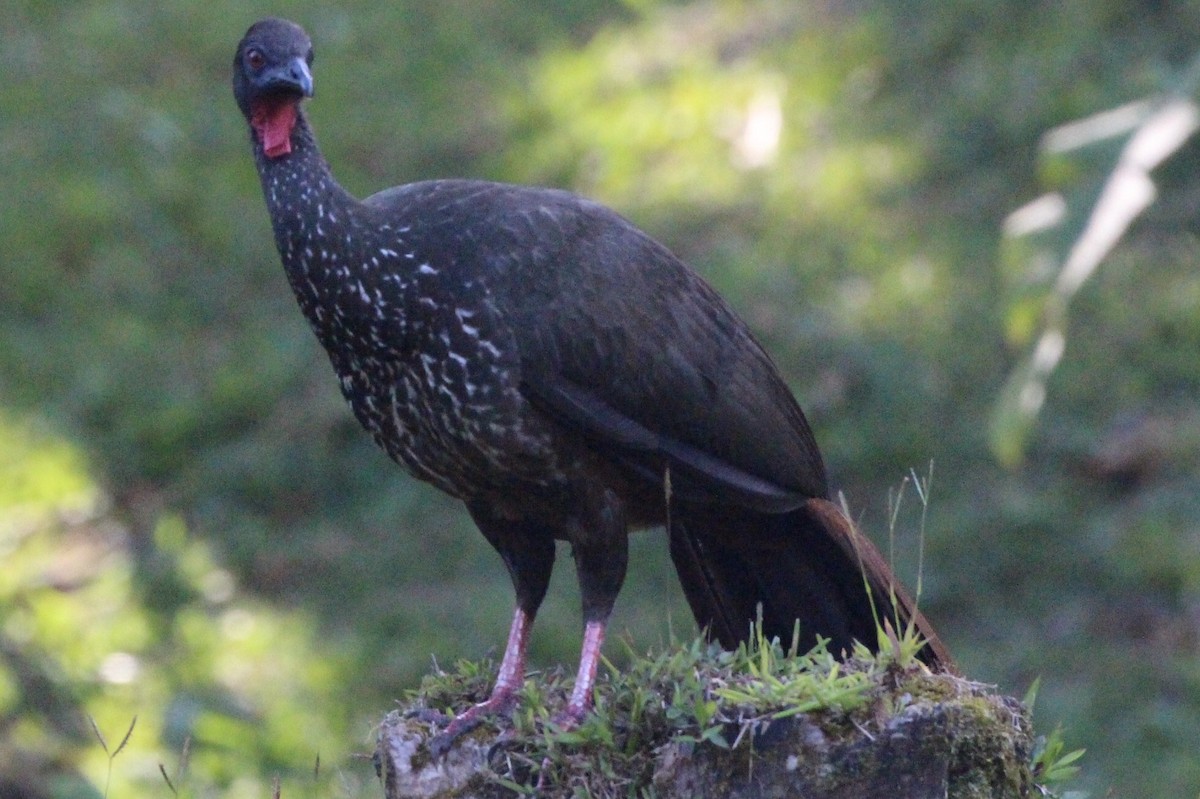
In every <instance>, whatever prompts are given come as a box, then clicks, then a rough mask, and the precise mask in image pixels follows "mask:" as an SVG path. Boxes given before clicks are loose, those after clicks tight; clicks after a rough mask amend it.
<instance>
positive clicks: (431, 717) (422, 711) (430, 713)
mask: <svg viewBox="0 0 1200 799" xmlns="http://www.w3.org/2000/svg"><path fill="white" fill-rule="evenodd" d="M404 718H406V719H416V720H417V721H422V722H424V723H426V724H434V725H442V724H449V723H450V721H451V720H452V719H451V716H450V715H449V714H447V713H443V712H442V711H440V710H434V709H433V708H430V707H422V708H418V709H416V710H410V711H408V712H407V713H405V714H404Z"/></svg>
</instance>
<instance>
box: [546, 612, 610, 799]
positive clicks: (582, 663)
mask: <svg viewBox="0 0 1200 799" xmlns="http://www.w3.org/2000/svg"><path fill="white" fill-rule="evenodd" d="M604 628H605V622H602V621H589V622H588V623H587V625H586V626H585V627H584V628H583V649H582V651H581V652H580V654H579V672H578V673H577V674H576V675H575V687H574V688H573V689H572V690H571V698H570V699H569V700H568V701H567V709H566V710H564V711H563V712H562V713H560V714H559V715H558V717H557V718H555V720H554V723H555V724H556V725H558V727H559V728H560V729H564V730H569V729H571V728H572V727H575V726H576V725H578V724H580V723H582V722H583V719H584V717H585V716H586V715H587V714H588V711H589V710H591V709H592V689H593V688H595V687H596V671H597V670H598V669H599V667H600V646H601V645H602V644H603V643H604ZM549 774H550V758H548V757H547V758H546V759H545V760H543V761H542V770H541V773H540V774H538V781H537V786H536V789H537V791H538V792H541V791H544V790H545V789H546V787H547V785H548V782H547V780H548V776H549Z"/></svg>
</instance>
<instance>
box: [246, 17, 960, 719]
mask: <svg viewBox="0 0 1200 799" xmlns="http://www.w3.org/2000/svg"><path fill="white" fill-rule="evenodd" d="M312 63H313V46H312V42H311V39H310V38H309V36H308V34H307V33H306V32H305V31H304V29H303V28H301V27H300V26H299V25H297V24H295V23H293V22H290V21H287V20H283V19H278V18H267V19H263V20H260V21H259V22H256V23H255V24H254V25H252V26H251V27H250V28H249V30H247V32H246V34H245V36H244V37H243V38H242V40H241V41H240V42H239V44H238V47H237V51H236V55H235V57H234V62H233V92H234V96H235V99H236V101H237V105H238V107H239V109H240V110H241V112H242V114H243V115H244V116H245V118H246V121H247V123H248V127H249V133H250V141H251V145H252V149H253V153H254V161H255V165H256V167H257V171H258V174H259V177H260V179H261V184H262V190H263V195H264V198H265V200H266V205H267V208H268V210H269V213H270V218H271V225H272V229H273V232H274V237H275V243H276V246H277V249H278V251H279V256H280V259H281V261H282V264H283V267H284V271H285V273H286V275H287V279H288V282H289V283H290V285H291V288H292V290H293V291H294V293H295V296H296V299H297V301H298V303H299V306H300V308H301V310H302V312H303V314H304V316H305V317H306V319H307V320H308V323H309V324H310V326H311V327H312V329H313V331H314V332H315V334H316V337H317V339H318V340H319V342H320V344H321V345H322V346H323V347H324V350H325V352H326V353H327V355H328V357H329V360H330V362H331V363H332V366H333V369H334V372H335V373H336V375H337V378H338V381H339V383H340V387H341V391H342V394H343V395H344V397H345V399H346V400H347V402H348V404H349V406H350V409H351V410H352V412H353V413H354V415H355V416H356V417H357V419H358V421H359V422H360V423H361V424H362V426H363V427H364V428H365V429H366V430H367V431H368V432H369V433H370V435H371V436H372V437H373V439H374V441H375V442H376V443H377V444H378V445H379V446H380V447H381V448H382V449H383V450H384V451H385V452H386V453H387V454H388V455H389V456H390V457H391V458H392V459H393V460H395V461H396V462H397V463H399V464H400V465H401V466H403V467H404V468H405V469H407V471H408V472H410V473H411V474H412V475H413V476H415V477H416V478H418V479H420V480H423V481H426V482H428V483H431V484H433V485H434V486H436V487H437V488H439V489H441V490H442V491H444V492H446V493H447V494H449V495H451V496H453V497H456V498H457V499H459V500H461V501H462V502H463V503H464V504H465V506H466V510H467V511H468V513H469V514H470V516H471V518H472V519H473V520H474V522H475V524H476V526H477V527H478V528H479V530H480V532H482V534H483V535H484V537H485V538H486V539H487V541H488V542H489V543H490V544H491V545H492V546H493V547H494V548H495V550H496V551H497V552H498V553H499V555H500V558H501V560H502V561H503V563H504V566H505V567H506V568H507V570H508V573H509V576H510V578H511V580H512V584H513V588H514V591H515V594H516V609H515V611H514V614H513V618H512V624H511V628H510V630H509V635H508V639H507V644H506V646H505V649H504V654H503V657H502V659H501V662H500V665H499V667H498V673H497V676H496V681H495V686H494V688H493V690H492V692H491V694H490V696H489V697H488V699H487V700H486V701H484V702H481V703H479V704H477V705H474V706H472V707H471V708H469V709H468V710H467V711H465V712H463V713H461V714H460V715H458V716H456V717H455V718H453V719H452V720H450V721H449V723H448V726H447V728H446V730H445V731H444V733H443V736H444V738H443V739H444V740H452V739H453V738H454V737H456V736H457V735H460V734H461V733H462V732H464V731H465V730H467V729H470V728H471V727H473V726H476V725H477V724H478V723H479V722H480V720H481V719H483V718H485V717H487V716H488V715H494V714H497V713H501V712H504V711H507V710H510V709H511V708H512V707H514V705H515V702H516V697H517V694H518V692H519V689H520V688H521V686H522V685H523V683H524V679H525V663H526V648H527V644H528V642H529V636H530V630H531V627H532V625H533V621H534V617H535V615H536V614H537V611H538V609H539V607H540V606H541V604H542V601H543V599H544V597H545V595H546V590H547V585H548V582H549V578H550V573H551V569H552V566H553V563H554V559H555V546H556V543H555V542H556V541H565V542H567V543H568V544H569V545H570V549H571V555H572V559H573V560H574V564H575V569H576V575H577V579H578V584H579V590H580V595H581V599H582V616H583V639H582V647H581V654H580V661H579V667H578V672H577V674H576V678H575V682H574V685H573V688H572V691H571V694H570V697H569V699H568V701H567V703H566V708H565V711H564V712H563V714H562V717H563V720H564V721H565V722H568V723H577V722H579V721H581V720H582V719H583V718H584V717H586V715H587V714H588V713H589V712H590V711H591V709H592V707H593V690H594V683H595V677H596V671H597V666H598V663H599V658H600V651H601V645H602V643H603V641H604V636H605V631H606V625H607V622H608V619H609V616H610V614H611V613H612V610H613V606H614V603H615V601H616V598H617V594H618V592H619V591H620V588H621V585H622V582H623V580H624V578H625V573H626V568H627V564H628V536H629V533H630V531H631V530H640V529H644V528H663V529H665V531H666V534H667V538H668V546H669V551H670V555H671V559H672V562H673V563H674V566H675V569H676V572H677V574H678V577H679V581H680V583H681V585H682V588H683V592H684V595H685V597H686V599H687V602H688V604H689V606H690V608H691V610H692V612H693V615H694V616H695V618H696V621H697V623H698V624H699V626H700V628H701V629H703V630H704V631H705V633H706V634H707V635H708V637H709V638H710V639H711V640H714V641H716V642H717V643H719V644H720V645H721V646H722V647H725V648H735V647H737V646H738V645H739V644H740V643H742V642H745V641H747V640H748V639H749V638H750V637H751V635H753V634H755V633H753V632H752V631H753V630H754V626H753V625H754V622H755V621H756V620H757V621H758V622H759V625H760V626H759V628H758V629H759V630H760V634H762V635H764V636H765V637H766V638H767V639H768V640H769V639H771V638H779V639H781V640H783V641H785V642H786V641H790V640H792V636H793V634H794V631H795V630H796V629H797V625H798V630H799V635H800V638H799V640H800V642H801V643H804V644H806V645H809V646H811V645H815V644H816V643H817V642H818V641H819V640H824V641H826V642H827V646H828V647H829V650H830V651H831V652H835V653H838V654H839V655H840V654H845V653H849V652H851V651H852V650H853V648H854V644H855V642H860V643H862V644H864V645H866V646H867V647H868V648H870V649H873V650H877V649H878V648H879V646H880V638H879V633H878V631H879V624H880V623H881V622H887V623H891V624H893V625H914V626H915V628H916V629H917V631H918V632H919V633H920V635H921V636H922V637H923V638H924V640H925V645H924V647H923V648H922V649H921V650H919V654H918V658H919V659H920V660H921V661H922V662H923V663H924V664H925V665H926V666H927V667H929V668H930V669H933V670H949V669H951V668H953V666H952V661H951V659H950V655H949V653H948V652H947V650H946V649H945V647H944V646H943V645H942V643H941V642H940V640H939V638H938V636H937V635H936V633H935V631H934V630H933V628H932V627H931V626H930V624H929V623H928V621H927V620H926V619H925V617H924V616H923V614H921V613H920V612H919V611H918V609H917V608H916V607H915V605H914V603H913V602H912V600H911V599H910V598H909V595H908V594H907V593H906V592H905V591H904V589H903V587H902V586H901V585H900V584H899V583H898V581H897V580H896V579H895V577H894V575H893V573H892V571H891V569H890V568H889V566H888V564H887V562H886V561H885V559H884V558H883V557H882V556H881V555H880V553H879V551H878V550H877V549H876V548H875V547H874V546H873V545H872V544H871V542H870V541H869V540H868V539H867V538H866V537H865V536H863V535H862V534H860V533H859V531H858V530H857V529H856V527H855V526H854V525H853V524H852V522H851V521H850V520H849V519H848V518H847V516H846V515H845V513H844V512H843V511H842V509H841V508H840V507H839V506H838V505H836V504H835V503H834V502H833V501H831V499H830V487H829V482H828V478H827V475H826V470H825V466H824V462H823V460H822V457H821V454H820V451H819V449H818V447H817V443H816V441H815V439H814V437H813V433H812V430H811V429H810V427H809V424H808V422H807V420H806V419H805V416H804V414H803V412H802V411H801V409H800V406H799V404H798V403H797V401H796V399H795V397H794V395H793V394H792V392H791V391H790V389H789V388H788V386H787V384H786V383H785V381H784V380H783V378H782V377H781V375H780V373H779V371H778V369H777V368H776V366H775V365H774V363H773V361H772V360H771V358H770V356H769V355H768V354H767V352H766V351H765V350H764V348H763V347H762V346H761V345H760V344H759V342H758V341H757V340H756V339H755V338H754V336H753V335H752V333H751V331H750V329H749V327H748V326H747V325H746V323H745V322H744V321H742V319H741V318H739V317H738V315H737V314H736V313H735V312H734V311H733V309H732V308H731V307H730V306H729V305H728V304H727V303H726V301H725V300H724V299H723V298H722V297H721V296H720V295H719V294H718V293H717V292H716V291H715V290H714V289H713V288H712V287H711V286H710V285H709V284H708V283H707V282H706V281H705V280H704V279H702V278H701V277H700V276H699V275H698V274H697V273H696V272H695V271H694V270H692V269H691V268H690V267H688V266H687V265H685V264H684V263H683V262H682V261H681V260H680V259H679V258H678V257H676V256H675V255H674V254H672V252H671V251H670V250H668V249H667V248H666V247H665V246H664V245H662V244H660V243H659V242H657V241H655V240H654V239H653V238H651V237H650V236H649V235H647V234H646V233H644V232H642V231H641V230H640V229H638V228H637V227H635V226H634V225H633V224H632V223H631V222H629V221H627V220H626V219H625V218H624V217H622V216H620V215H619V214H617V213H616V212H615V211H613V210H611V209H609V208H607V207H605V206H604V205H601V204H599V203H596V202H593V201H591V200H588V199H585V198H583V197H580V196H578V195H575V194H572V193H570V192H567V191H564V190H560V189H551V188H539V187H529V186H518V185H511V184H504V183H494V182H487V181H481V180H470V179H438V180H427V181H420V182H415V183H409V184H405V185H401V186H397V187H394V188H389V189H385V190H383V191H380V192H379V193H377V194H374V195H372V196H370V197H367V198H366V199H365V200H361V201H360V200H358V199H356V198H355V197H353V196H352V195H351V194H350V193H349V192H347V191H346V190H345V189H343V188H342V187H341V185H340V184H339V183H338V182H337V180H336V179H335V178H334V176H333V173H332V171H331V169H330V166H329V164H328V162H327V161H326V160H325V158H324V157H323V156H322V154H321V151H320V149H319V148H318V146H317V141H316V137H315V135H314V132H313V128H312V125H311V124H310V123H309V121H308V118H307V117H306V114H305V111H304V103H305V102H306V101H307V100H308V99H309V98H311V97H312V95H313V77H312Z"/></svg>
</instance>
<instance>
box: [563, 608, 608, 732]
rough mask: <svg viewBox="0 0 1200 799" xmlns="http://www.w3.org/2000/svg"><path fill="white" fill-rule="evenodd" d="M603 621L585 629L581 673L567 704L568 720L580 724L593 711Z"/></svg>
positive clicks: (595, 622)
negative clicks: (593, 690) (593, 691)
mask: <svg viewBox="0 0 1200 799" xmlns="http://www.w3.org/2000/svg"><path fill="white" fill-rule="evenodd" d="M604 627H605V624H604V622H602V621H589V622H588V623H587V626H585V627H584V629H583V649H582V651H581V652H580V655H579V673H578V674H576V675H575V688H574V690H572V691H571V699H570V701H568V702H567V712H566V716H567V718H568V719H569V720H570V721H572V722H574V723H576V724H578V723H579V722H581V721H583V717H584V716H586V715H587V714H588V711H589V710H591V709H592V689H593V688H594V687H595V685H596V670H597V669H598V668H599V666H600V646H601V645H602V644H603V643H604Z"/></svg>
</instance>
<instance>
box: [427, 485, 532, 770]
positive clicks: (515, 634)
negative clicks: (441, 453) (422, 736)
mask: <svg viewBox="0 0 1200 799" xmlns="http://www.w3.org/2000/svg"><path fill="white" fill-rule="evenodd" d="M467 509H468V510H470V511H471V517H472V518H473V519H474V520H475V523H476V524H477V525H478V526H479V529H480V531H481V532H482V533H483V535H484V537H485V538H487V540H488V542H489V543H491V545H492V546H493V547H495V548H496V551H497V552H499V553H500V557H501V558H503V559H504V565H505V566H506V567H508V573H509V576H510V577H511V578H512V581H513V587H514V588H515V589H516V592H517V610H516V612H515V613H514V614H513V620H512V626H511V627H510V628H509V631H508V643H506V644H505V646H504V658H503V659H502V660H501V661H500V671H499V673H497V675H496V685H495V687H494V688H492V695H491V696H489V697H488V698H487V699H486V700H484V701H483V702H480V703H479V704H477V705H474V706H473V707H469V708H467V709H466V710H465V711H463V712H462V713H460V714H459V715H457V716H455V717H454V718H453V719H452V720H451V721H450V724H449V725H448V726H447V727H446V729H445V730H443V731H442V732H441V733H440V734H439V735H437V736H435V737H434V738H432V739H431V740H430V741H429V751H430V752H431V753H432V754H433V755H434V756H435V757H438V756H440V755H442V754H445V753H446V752H447V751H449V749H450V747H451V746H452V745H453V743H454V741H455V740H456V739H458V738H459V737H461V736H462V735H464V734H465V733H468V732H470V731H471V730H473V729H475V728H476V727H478V726H479V725H480V724H481V723H482V722H483V721H484V719H486V718H487V717H488V716H491V715H494V714H496V713H504V712H506V711H508V710H510V709H511V708H512V707H513V705H514V703H515V702H516V699H517V691H519V690H520V688H521V686H522V684H524V682H525V651H526V648H527V647H528V645H529V631H530V629H532V627H533V619H534V616H535V615H537V610H538V607H540V606H541V604H542V599H543V598H544V597H545V596H546V587H547V586H548V585H549V584H550V572H551V569H552V568H553V566H554V536H553V534H552V532H551V531H550V530H549V529H547V528H546V527H545V526H543V525H540V524H537V523H535V522H531V521H528V520H521V519H508V518H505V517H503V516H500V515H498V514H496V513H494V512H493V509H492V508H490V507H489V506H487V505H486V504H484V503H469V504H468V505H467Z"/></svg>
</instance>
